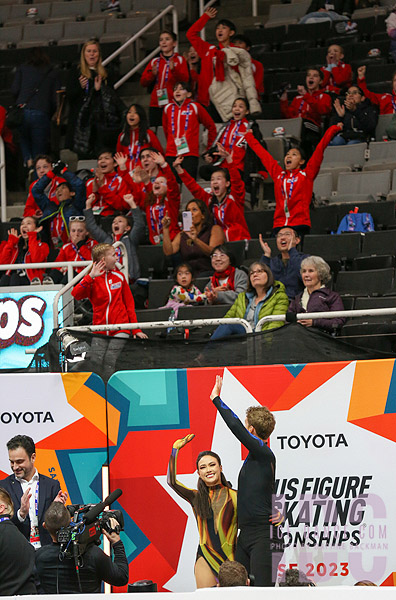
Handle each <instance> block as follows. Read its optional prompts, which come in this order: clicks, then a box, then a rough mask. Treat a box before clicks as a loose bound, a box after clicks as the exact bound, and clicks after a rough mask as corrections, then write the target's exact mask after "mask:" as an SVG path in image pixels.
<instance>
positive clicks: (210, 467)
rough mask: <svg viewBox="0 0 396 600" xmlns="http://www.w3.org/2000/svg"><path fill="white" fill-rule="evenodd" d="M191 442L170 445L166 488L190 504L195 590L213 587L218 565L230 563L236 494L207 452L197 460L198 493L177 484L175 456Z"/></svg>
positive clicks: (216, 458)
mask: <svg viewBox="0 0 396 600" xmlns="http://www.w3.org/2000/svg"><path fill="white" fill-rule="evenodd" d="M193 438H194V434H193V433H190V434H189V435H186V436H185V437H184V438H182V439H180V440H176V442H175V443H174V444H173V447H172V453H171V456H170V459H169V467H168V484H169V485H170V486H171V488H172V489H174V490H175V492H176V493H177V494H178V495H179V496H181V497H182V498H184V500H187V502H189V503H190V504H191V506H192V508H193V511H194V515H195V518H196V519H197V525H198V531H199V546H198V552H197V559H196V562H195V568H194V573H195V581H196V583H197V588H203V587H213V586H215V585H216V583H217V575H218V572H219V569H220V565H221V564H222V563H223V562H224V561H225V560H227V559H229V560H234V549H235V541H236V534H237V519H236V504H237V493H236V491H235V490H233V489H231V485H230V483H229V482H228V481H227V480H226V478H225V477H224V474H223V468H222V466H221V460H220V457H219V456H218V455H217V454H216V453H215V452H212V451H211V450H207V451H204V452H200V453H199V454H198V457H197V462H196V465H197V471H198V476H199V479H198V486H197V487H198V490H191V489H189V488H187V487H185V486H184V485H182V484H181V483H180V482H179V481H177V479H176V461H177V455H178V453H179V450H180V449H181V448H183V447H184V446H185V445H186V444H188V442H190V441H191V440H192V439H193Z"/></svg>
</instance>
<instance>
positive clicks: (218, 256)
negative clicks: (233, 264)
mask: <svg viewBox="0 0 396 600" xmlns="http://www.w3.org/2000/svg"><path fill="white" fill-rule="evenodd" d="M223 256H227V254H224V253H223V252H215V253H214V254H212V258H222V257H223Z"/></svg>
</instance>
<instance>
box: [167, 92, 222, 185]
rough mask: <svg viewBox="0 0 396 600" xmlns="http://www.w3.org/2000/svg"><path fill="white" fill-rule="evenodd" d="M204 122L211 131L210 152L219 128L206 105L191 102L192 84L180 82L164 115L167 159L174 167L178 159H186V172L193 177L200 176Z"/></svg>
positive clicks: (209, 135)
mask: <svg viewBox="0 0 396 600" xmlns="http://www.w3.org/2000/svg"><path fill="white" fill-rule="evenodd" d="M201 123H202V125H203V126H204V127H205V128H206V129H207V130H208V145H207V147H208V149H209V148H210V147H211V145H212V144H213V142H214V140H215V139H216V135H217V130H216V125H215V123H214V121H213V119H212V117H210V116H209V114H208V112H207V111H206V110H205V109H204V108H203V106H201V105H200V104H198V103H197V102H192V101H191V87H190V84H189V83H184V82H180V81H179V82H178V83H176V84H175V86H174V88H173V100H172V102H170V103H169V104H167V105H166V106H165V108H164V112H163V114H162V124H163V127H164V133H165V137H166V152H165V156H166V158H167V162H168V163H170V164H171V163H173V160H174V159H175V158H176V156H183V157H184V161H183V166H184V169H185V171H187V173H189V174H190V175H191V177H196V176H197V170H198V157H199V125H200V124H201Z"/></svg>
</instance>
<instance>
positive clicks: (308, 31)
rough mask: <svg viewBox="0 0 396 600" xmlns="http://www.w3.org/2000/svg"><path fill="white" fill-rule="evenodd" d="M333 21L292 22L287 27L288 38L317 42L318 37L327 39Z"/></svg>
mask: <svg viewBox="0 0 396 600" xmlns="http://www.w3.org/2000/svg"><path fill="white" fill-rule="evenodd" d="M331 25H332V24H331V22H330V21H322V22H321V23H307V24H305V25H304V24H301V25H300V23H297V24H295V23H291V24H290V25H288V27H287V39H288V40H290V41H293V40H309V41H311V42H316V41H317V40H318V39H321V38H322V39H326V38H327V37H328V36H329V34H330V32H331Z"/></svg>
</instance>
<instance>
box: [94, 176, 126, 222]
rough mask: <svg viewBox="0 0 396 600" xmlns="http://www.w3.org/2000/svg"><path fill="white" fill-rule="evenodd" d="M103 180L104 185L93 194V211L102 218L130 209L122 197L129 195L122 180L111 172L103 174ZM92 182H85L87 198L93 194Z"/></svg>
mask: <svg viewBox="0 0 396 600" xmlns="http://www.w3.org/2000/svg"><path fill="white" fill-rule="evenodd" d="M104 180H105V182H104V184H103V185H102V186H101V187H100V188H99V190H98V191H97V192H95V197H96V200H95V202H94V203H93V205H92V209H93V211H94V212H99V213H100V214H101V215H102V216H103V217H107V216H108V215H112V214H114V211H116V210H123V211H128V210H129V208H130V207H129V205H128V204H127V203H126V202H125V200H124V196H125V194H129V190H128V187H127V185H126V183H125V181H124V180H123V178H122V177H121V176H120V175H119V174H118V173H116V171H112V172H111V173H105V176H104ZM93 182H94V180H93V179H89V180H88V181H87V185H86V188H87V198H88V196H89V195H90V194H92V192H93Z"/></svg>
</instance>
